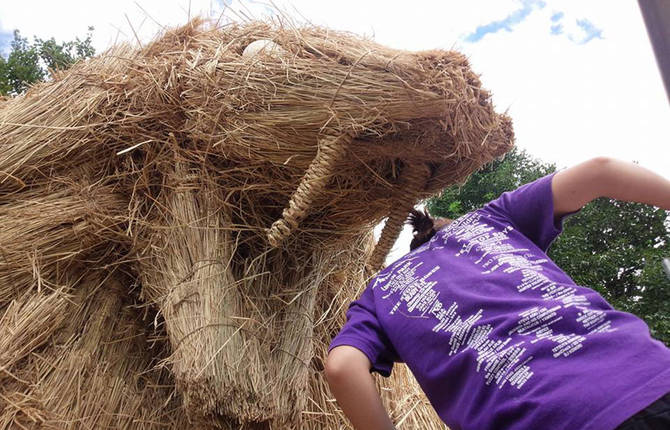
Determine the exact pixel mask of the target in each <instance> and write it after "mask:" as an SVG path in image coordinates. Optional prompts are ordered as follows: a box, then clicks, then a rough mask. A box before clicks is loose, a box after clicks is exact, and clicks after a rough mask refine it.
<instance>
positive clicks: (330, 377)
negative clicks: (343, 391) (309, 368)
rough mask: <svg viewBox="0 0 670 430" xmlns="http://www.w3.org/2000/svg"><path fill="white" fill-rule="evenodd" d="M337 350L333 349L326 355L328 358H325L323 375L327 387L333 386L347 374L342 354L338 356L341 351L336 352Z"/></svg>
mask: <svg viewBox="0 0 670 430" xmlns="http://www.w3.org/2000/svg"><path fill="white" fill-rule="evenodd" d="M338 349H339V348H334V349H333V350H332V351H330V353H329V354H328V358H326V364H325V366H324V375H325V376H326V381H328V384H329V385H333V384H335V383H337V381H340V380H342V378H343V376H344V375H345V374H346V372H347V363H346V361H345V359H344V357H343V354H340V352H341V351H338Z"/></svg>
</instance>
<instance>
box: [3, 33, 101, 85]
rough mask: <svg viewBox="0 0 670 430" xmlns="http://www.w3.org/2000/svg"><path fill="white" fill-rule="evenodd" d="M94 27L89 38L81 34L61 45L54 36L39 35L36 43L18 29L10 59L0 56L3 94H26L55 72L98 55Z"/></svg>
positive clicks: (88, 34)
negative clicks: (94, 42) (44, 36)
mask: <svg viewBox="0 0 670 430" xmlns="http://www.w3.org/2000/svg"><path fill="white" fill-rule="evenodd" d="M92 31H93V27H89V28H88V33H87V34H86V38H84V39H83V40H81V39H79V38H78V37H77V38H76V39H75V40H73V41H69V42H64V43H62V44H59V43H58V42H56V40H55V39H54V38H53V37H52V38H51V39H47V40H43V39H40V38H37V37H36V38H35V39H34V41H33V43H29V42H28V39H26V38H25V37H21V34H20V33H19V31H18V30H14V40H13V41H12V43H11V50H10V52H9V55H7V58H4V57H2V56H0V96H6V95H17V94H21V93H23V92H24V91H25V90H26V89H27V88H28V87H29V86H30V85H31V84H34V83H35V82H40V81H43V80H45V79H49V78H50V77H51V75H52V73H53V72H54V71H58V70H63V69H67V68H68V67H70V66H71V65H72V64H74V63H75V62H77V61H79V60H81V59H84V58H90V57H92V56H93V55H95V49H94V48H93V45H92V43H91V35H92Z"/></svg>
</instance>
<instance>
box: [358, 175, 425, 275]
mask: <svg viewBox="0 0 670 430" xmlns="http://www.w3.org/2000/svg"><path fill="white" fill-rule="evenodd" d="M406 170H407V173H406V175H405V184H404V186H405V188H406V190H407V192H406V193H405V194H404V195H403V197H402V198H401V199H400V200H399V201H398V202H397V205H394V206H393V208H392V209H391V213H389V217H388V219H387V220H386V225H385V226H384V230H382V234H381V237H380V238H379V241H378V242H377V245H376V246H375V250H374V251H373V252H372V255H371V256H370V259H369V260H368V268H369V269H370V270H371V271H372V272H377V271H378V270H380V269H381V268H382V265H383V264H384V260H385V259H386V255H387V254H388V253H389V251H390V250H391V247H392V246H393V244H394V243H395V241H396V239H398V235H399V234H400V231H401V230H402V227H403V225H404V224H405V221H406V220H407V216H408V215H409V212H410V211H411V210H412V208H414V204H415V203H416V199H417V197H418V195H419V193H420V192H421V191H423V189H424V188H425V186H426V182H427V181H428V179H429V178H430V168H429V167H428V166H427V165H426V164H424V163H419V164H410V165H408V166H407V168H406Z"/></svg>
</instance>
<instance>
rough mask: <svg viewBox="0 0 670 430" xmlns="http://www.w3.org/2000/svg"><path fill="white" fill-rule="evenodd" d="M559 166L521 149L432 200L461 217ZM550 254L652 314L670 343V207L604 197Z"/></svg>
mask: <svg viewBox="0 0 670 430" xmlns="http://www.w3.org/2000/svg"><path fill="white" fill-rule="evenodd" d="M555 170H556V168H555V166H554V165H553V164H549V163H544V162H542V161H539V160H536V159H533V158H532V157H531V156H529V155H528V154H527V153H525V152H521V151H517V150H514V151H512V152H511V153H509V154H508V155H507V157H505V159H504V160H500V161H495V162H493V163H491V164H489V165H488V166H486V167H484V168H483V169H481V170H480V171H479V172H477V173H475V174H473V175H472V176H471V177H470V179H469V180H468V181H467V182H466V183H465V184H464V185H463V186H460V187H457V186H455V187H451V188H447V189H445V190H444V191H443V192H442V194H441V195H440V196H439V197H437V198H434V199H431V200H429V201H428V210H429V211H430V213H432V214H433V215H436V216H446V217H449V218H457V217H459V216H461V215H463V214H464V213H466V212H469V211H471V210H474V209H477V208H479V207H481V206H482V205H484V204H485V203H487V202H489V201H490V200H492V199H495V198H496V197H498V196H499V195H500V194H502V193H503V192H504V191H509V190H513V189H515V188H517V187H519V186H520V185H522V184H525V183H527V182H530V181H533V180H535V179H537V178H539V177H541V176H544V175H546V174H549V173H551V172H554V171H555ZM563 227H564V228H563V233H562V234H561V235H560V236H559V238H558V239H557V240H556V241H555V242H554V244H553V245H552V247H551V249H550V250H549V256H550V257H551V258H552V259H553V260H554V261H555V262H556V263H557V264H558V266H559V267H561V268H562V269H563V270H565V271H566V272H567V273H568V274H569V275H570V276H571V277H572V278H573V279H574V280H575V282H576V283H577V284H579V285H584V286H588V287H591V288H594V289H595V290H597V291H598V292H599V293H600V294H601V295H602V296H603V297H604V298H605V299H606V300H607V301H608V302H609V303H610V304H612V306H614V307H615V308H617V309H620V310H623V311H626V312H631V313H634V314H636V315H637V316H639V317H640V318H642V319H644V320H645V321H646V322H647V324H648V325H649V327H650V329H651V333H652V335H654V336H655V337H656V338H658V339H660V340H662V341H663V342H665V343H666V344H667V345H670V281H669V280H668V279H667V278H666V276H665V274H664V272H663V269H662V266H661V260H662V259H663V257H664V256H665V257H668V256H670V225H669V224H668V213H667V212H666V211H663V210H661V209H657V208H654V207H651V206H646V205H641V204H636V203H626V202H620V201H615V200H611V199H604V198H603V199H597V200H595V201H593V202H591V203H590V204H588V205H586V207H584V208H583V209H582V210H581V211H580V212H578V213H577V214H574V215H572V216H570V217H568V218H567V219H566V220H565V222H564V225H563Z"/></svg>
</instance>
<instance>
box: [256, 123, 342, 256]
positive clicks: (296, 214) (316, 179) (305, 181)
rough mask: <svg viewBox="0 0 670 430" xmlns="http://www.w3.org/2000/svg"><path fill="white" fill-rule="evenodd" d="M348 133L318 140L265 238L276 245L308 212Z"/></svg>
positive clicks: (338, 157) (337, 157) (340, 151)
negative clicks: (279, 215) (301, 175)
mask: <svg viewBox="0 0 670 430" xmlns="http://www.w3.org/2000/svg"><path fill="white" fill-rule="evenodd" d="M351 140H352V136H351V135H350V134H346V133H345V134H342V135H340V136H336V137H329V138H326V139H324V140H323V141H321V142H320V145H319V152H318V153H317V154H316V157H314V160H312V163H311V164H310V165H309V167H308V168H307V171H306V172H305V175H304V176H303V177H302V180H301V181H300V184H299V185H298V188H297V189H296V190H295V192H294V193H293V195H292V196H291V200H289V202H288V207H287V208H285V209H284V211H283V212H282V217H281V218H280V219H278V220H277V221H275V222H274V223H272V227H270V229H269V230H268V233H267V237H268V242H270V245H272V247H274V248H277V247H278V246H279V245H281V243H282V242H283V241H284V239H286V238H287V237H288V236H289V235H290V234H291V233H292V232H293V231H294V230H296V229H297V228H298V224H300V221H302V220H303V219H304V218H305V217H306V216H307V214H308V213H309V209H310V207H311V206H312V205H313V203H314V201H315V200H316V198H317V197H318V196H319V194H320V193H321V191H323V189H324V187H325V186H326V184H327V183H328V180H329V179H330V177H331V175H332V174H333V173H334V170H335V164H336V163H337V161H338V160H339V159H340V158H341V157H342V155H343V154H344V151H345V148H346V145H348V144H349V143H351Z"/></svg>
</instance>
